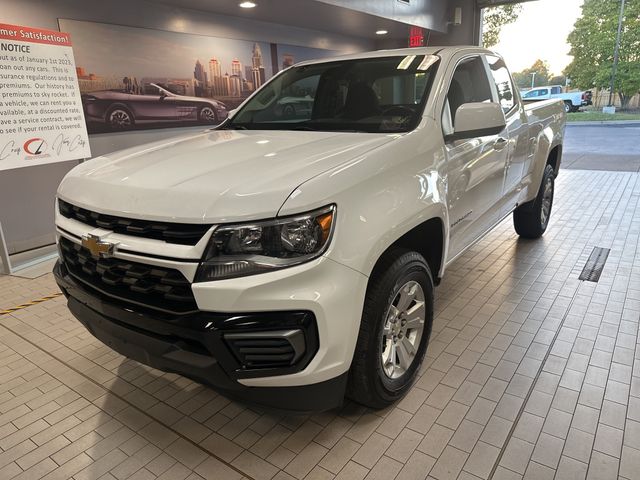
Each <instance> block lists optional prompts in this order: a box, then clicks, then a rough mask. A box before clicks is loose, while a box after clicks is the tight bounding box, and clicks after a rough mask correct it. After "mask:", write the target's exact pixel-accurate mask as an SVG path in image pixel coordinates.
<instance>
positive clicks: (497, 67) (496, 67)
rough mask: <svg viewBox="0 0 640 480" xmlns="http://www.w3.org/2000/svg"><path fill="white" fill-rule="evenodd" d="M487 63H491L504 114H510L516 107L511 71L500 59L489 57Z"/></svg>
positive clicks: (490, 66)
mask: <svg viewBox="0 0 640 480" xmlns="http://www.w3.org/2000/svg"><path fill="white" fill-rule="evenodd" d="M487 61H488V62H489V68H490V70H491V75H492V76H493V81H494V82H495V83H496V88H497V89H498V99H499V100H500V105H502V110H503V111H504V113H507V112H510V111H511V109H513V107H514V106H515V99H514V98H513V83H512V82H511V76H510V75H509V70H508V69H507V66H506V65H505V63H504V60H502V58H500V57H495V56H493V55H487ZM531 96H534V95H531Z"/></svg>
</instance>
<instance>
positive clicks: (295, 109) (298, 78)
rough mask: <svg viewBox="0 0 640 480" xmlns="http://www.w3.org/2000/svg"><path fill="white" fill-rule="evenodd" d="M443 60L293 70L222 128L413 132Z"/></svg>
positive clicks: (399, 59) (400, 59) (367, 61)
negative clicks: (437, 67)
mask: <svg viewBox="0 0 640 480" xmlns="http://www.w3.org/2000/svg"><path fill="white" fill-rule="evenodd" d="M438 60H439V58H438V57H436V56H433V55H407V56H393V57H379V58H363V59H357V60H342V61H335V62H325V63H317V64H311V65H301V66H297V67H292V68H290V69H288V70H286V71H285V72H283V73H282V74H280V75H278V76H277V77H276V78H274V79H273V80H272V81H271V82H269V83H268V84H267V85H265V86H264V87H263V88H262V89H261V90H260V91H259V92H258V94H257V95H255V96H254V97H253V98H251V99H250V100H249V101H248V102H247V104H246V105H245V106H244V107H242V109H241V110H240V111H239V112H238V113H237V114H236V116H235V117H234V118H233V120H231V121H228V122H226V123H225V124H224V125H223V126H222V128H241V129H242V128H246V129H271V130H325V131H328V130H331V131H334V130H338V131H339V130H352V131H353V130H355V131H365V132H404V131H409V130H412V129H413V128H415V126H416V125H417V124H418V122H419V120H420V116H421V114H422V110H423V105H424V102H425V100H426V97H427V94H428V88H429V85H430V83H431V81H430V80H431V79H432V78H433V74H434V71H435V65H436V64H437V62H438Z"/></svg>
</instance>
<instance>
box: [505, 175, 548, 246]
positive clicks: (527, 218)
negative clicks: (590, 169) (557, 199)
mask: <svg viewBox="0 0 640 480" xmlns="http://www.w3.org/2000/svg"><path fill="white" fill-rule="evenodd" d="M554 182H555V172H554V170H553V167H552V166H551V165H547V166H546V167H545V169H544V175H543V176H542V183H541V184H540V189H539V190H538V195H537V196H536V198H535V199H534V200H532V201H531V202H528V203H525V204H524V205H520V206H519V207H518V208H516V210H515V211H514V212H513V226H514V227H515V229H516V232H517V233H518V235H520V236H521V237H524V238H540V237H541V236H542V234H544V232H545V231H546V229H547V226H548V225H549V218H550V217H551V210H552V207H553V194H554ZM549 188H550V189H551V190H550V191H549V190H548V189H549ZM547 202H548V203H547ZM543 209H544V210H545V211H544V212H543ZM543 213H545V214H544V215H543Z"/></svg>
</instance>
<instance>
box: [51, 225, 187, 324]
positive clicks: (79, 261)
mask: <svg viewBox="0 0 640 480" xmlns="http://www.w3.org/2000/svg"><path fill="white" fill-rule="evenodd" d="M59 248H60V256H61V259H62V262H63V264H64V265H65V267H66V268H67V270H68V271H69V273H70V274H71V275H73V276H74V277H75V278H77V279H78V280H80V281H82V282H83V283H84V284H85V285H87V286H88V287H90V288H92V289H94V290H97V291H99V292H101V293H102V294H105V295H108V296H111V297H116V298H118V299H120V300H123V301H125V302H130V303H133V304H136V305H141V306H144V307H149V308H153V309H156V310H162V311H169V312H174V313H187V312H192V311H196V310H197V309H198V307H197V304H196V301H195V298H194V296H193V292H192V291H191V284H190V283H189V281H188V280H187V279H186V278H185V276H184V275H183V274H182V273H181V272H179V271H178V270H174V269H170V268H164V267H156V266H153V265H147V264H144V263H138V262H131V261H127V260H123V259H120V258H96V257H94V256H92V255H91V253H90V252H89V250H87V249H86V248H84V247H82V245H80V244H77V243H74V242H72V241H70V240H68V239H66V238H64V237H61V238H60V241H59Z"/></svg>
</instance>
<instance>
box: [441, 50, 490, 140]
mask: <svg viewBox="0 0 640 480" xmlns="http://www.w3.org/2000/svg"><path fill="white" fill-rule="evenodd" d="M492 101H493V94H492V93H491V86H490V84H489V79H488V78H487V71H486V69H485V66H484V63H483V61H482V58H481V57H479V56H477V57H470V58H466V59H464V60H463V61H462V62H460V63H459V64H458V66H457V67H456V70H455V72H454V73H453V78H452V79H451V85H450V86H449V92H448V93H447V99H446V104H445V108H444V112H443V116H442V125H443V131H444V134H445V135H449V134H451V133H453V130H454V126H455V122H456V112H457V111H458V108H460V107H461V106H462V105H464V104H465V103H474V102H492Z"/></svg>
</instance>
